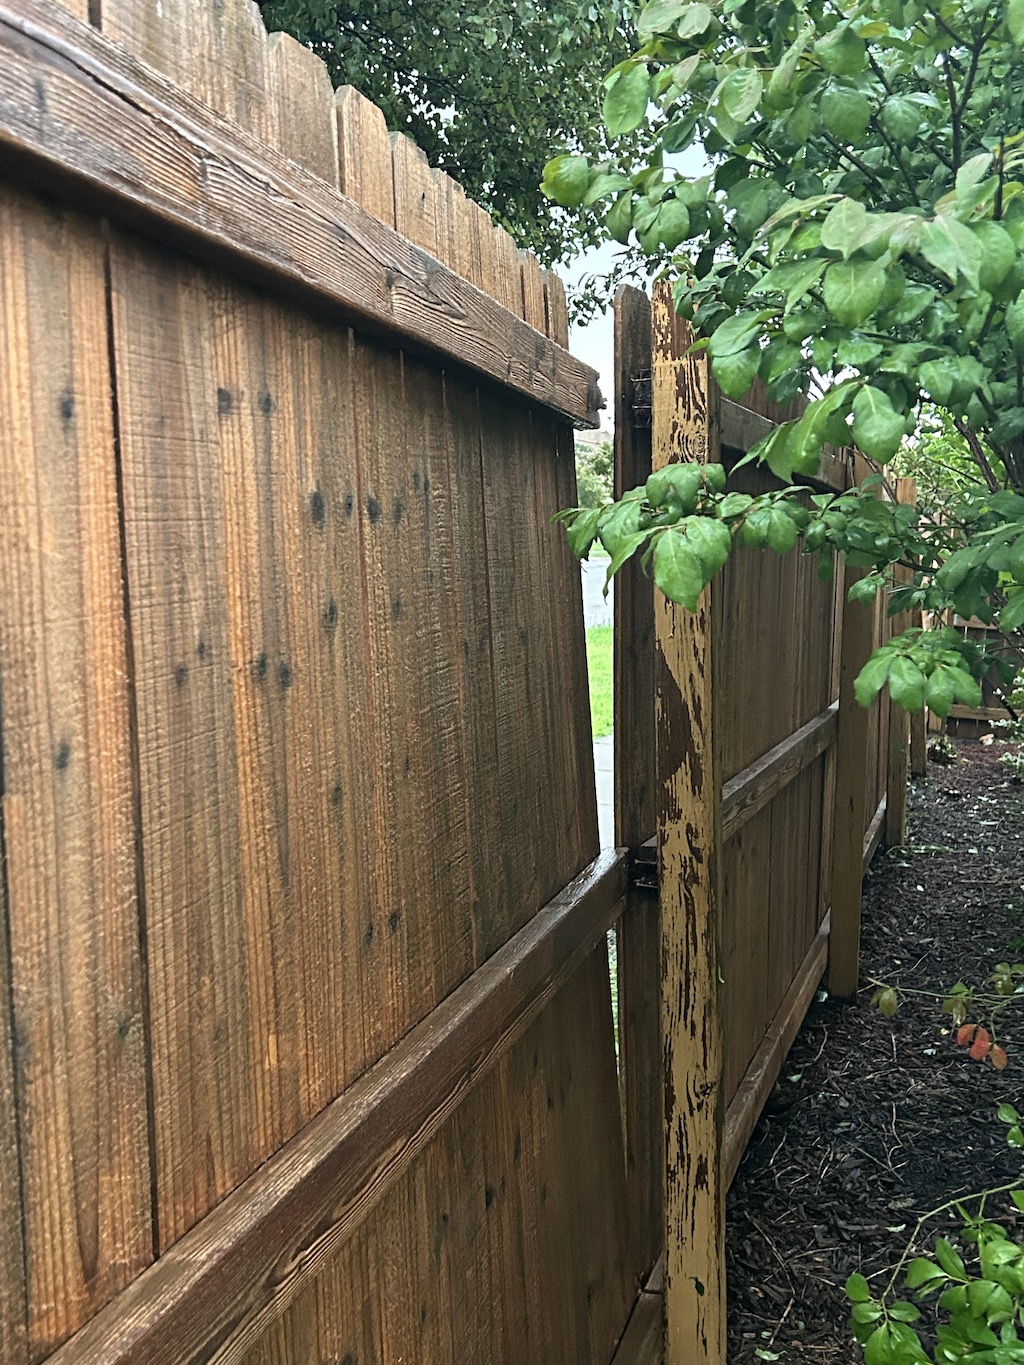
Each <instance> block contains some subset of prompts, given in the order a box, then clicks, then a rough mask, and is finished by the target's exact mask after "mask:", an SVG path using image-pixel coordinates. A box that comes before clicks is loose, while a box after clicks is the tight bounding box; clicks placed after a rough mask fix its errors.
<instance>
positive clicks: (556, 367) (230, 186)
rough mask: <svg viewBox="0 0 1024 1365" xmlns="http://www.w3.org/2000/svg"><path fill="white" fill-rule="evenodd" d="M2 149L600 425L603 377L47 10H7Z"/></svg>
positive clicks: (203, 247) (25, 166)
mask: <svg viewBox="0 0 1024 1365" xmlns="http://www.w3.org/2000/svg"><path fill="white" fill-rule="evenodd" d="M41 111H45V117H40V112H41ZM0 149H2V150H3V152H4V153H5V154H6V156H7V157H9V158H14V157H19V158H21V160H22V168H21V169H22V173H23V174H29V175H31V176H33V177H34V178H35V179H36V180H38V181H41V182H42V183H43V184H44V185H47V186H50V185H52V184H54V183H57V184H60V185H63V186H66V187H67V188H68V189H69V190H70V191H71V192H72V193H73V194H74V195H75V196H76V198H77V199H78V201H79V202H80V203H82V204H83V205H84V204H89V203H91V204H94V205H95V206H96V207H98V208H100V209H103V210H106V211H108V212H111V213H116V214H117V215H118V216H120V217H122V218H125V219H127V220H130V221H132V222H133V223H138V224H139V225H145V226H152V227H155V228H158V229H159V230H160V232H161V233H162V234H163V235H164V236H169V237H170V238H171V239H173V240H177V241H179V242H180V243H181V244H183V245H186V246H187V247H189V248H190V249H192V250H197V251H200V252H202V253H203V254H204V255H205V256H207V257H208V258H209V259H211V260H213V261H214V262H216V263H218V264H221V265H226V266H228V267H229V268H231V269H234V270H238V271H240V272H242V273H244V274H245V275H247V276H250V277H253V278H256V279H261V280H264V281H270V282H273V283H274V284H275V285H276V286H277V287H279V288H286V289H288V290H289V291H290V292H291V293H294V291H296V290H299V291H301V292H302V293H303V295H304V296H305V298H306V300H307V301H308V302H309V303H310V304H311V305H313V306H317V305H319V306H321V307H329V308H331V309H333V310H336V311H340V312H341V313H342V314H343V315H344V316H345V317H346V318H349V319H351V320H352V321H358V322H359V323H360V324H361V325H362V326H363V327H365V328H367V329H369V330H370V331H376V332H378V333H380V334H384V335H387V336H389V337H392V338H393V337H396V336H397V337H400V338H401V339H402V340H403V341H404V342H406V343H407V344H414V345H417V346H419V347H422V348H424V349H425V350H427V351H428V352H429V353H432V354H438V353H440V354H442V355H444V356H446V357H447V358H449V359H451V360H454V361H456V362H457V363H458V364H460V365H465V366H468V367H469V368H471V369H473V370H475V371H476V372H477V373H479V374H481V375H484V376H486V377H487V378H489V379H491V380H494V381H496V382H497V383H500V384H501V385H503V386H505V387H507V388H510V389H513V390H515V391H516V392H518V393H521V394H523V395H524V396H526V397H528V398H531V399H532V400H534V401H535V402H537V403H539V404H542V405H544V406H546V407H549V408H551V409H552V410H554V411H555V412H558V413H560V414H562V415H563V416H566V417H570V418H572V419H573V420H575V421H577V422H580V423H582V424H584V425H588V426H596V425H597V424H598V420H599V419H598V416H597V411H598V409H599V408H600V406H601V397H600V393H599V390H598V388H597V376H596V372H595V371H593V370H591V369H589V368H588V367H587V366H585V365H583V364H582V363H581V362H580V361H578V360H576V359H575V358H574V357H573V356H571V355H570V354H569V352H568V351H566V350H565V349H564V348H563V347H561V346H559V345H557V344H556V343H555V342H553V341H551V340H550V339H549V338H547V337H545V336H543V335H541V334H540V333H538V332H537V331H536V330H535V329H534V328H532V327H530V326H528V325H527V324H526V323H525V322H524V321H523V320H522V319H520V318H517V317H516V316H515V315H514V314H513V313H511V312H509V311H508V310H507V309H505V308H503V307H502V306H501V305H500V304H499V303H497V302H496V301H495V300H494V299H492V298H490V297H488V295H486V294H484V293H482V292H481V291H480V290H478V289H476V288H474V286H473V285H472V284H470V283H468V282H467V281H466V280H465V279H463V278H461V277H460V276H459V275H457V274H456V273H455V272H454V271H453V270H450V269H448V268H447V267H446V266H444V265H442V264H441V262H440V261H438V260H436V259H435V258H433V257H432V256H430V255H428V254H427V253H426V252H424V251H423V250H422V249H420V248H418V247H416V246H414V245H413V244H412V243H411V242H409V241H408V240H406V239H405V238H404V237H402V236H401V235H400V234H399V233H398V232H396V231H395V230H394V229H393V228H389V227H388V226H387V225H386V224H384V223H381V222H380V221H378V219H377V218H375V217H374V216H373V215H372V214H370V213H368V212H367V211H366V210H365V209H364V208H362V207H361V206H360V205H359V204H357V203H355V202H353V201H352V200H351V199H347V198H346V197H345V196H343V195H341V194H339V193H338V192H337V191H335V190H332V189H331V188H330V187H329V186H327V185H326V184H325V183H324V182H323V181H322V180H320V179H319V178H318V177H317V176H314V175H311V174H309V173H308V172H306V171H304V170H303V169H302V167H300V166H297V165H296V164H295V163H294V162H291V161H289V160H288V159H287V158H285V157H283V156H281V155H280V154H278V153H277V152H275V151H274V149H273V148H271V147H268V146H267V145H266V144H265V143H264V142H261V141H260V140H258V139H257V138H254V137H252V136H251V135H249V134H248V133H247V132H246V131H245V130H244V129H241V128H239V127H237V126H235V125H232V124H228V123H226V122H225V121H224V120H222V119H220V118H219V117H218V116H217V115H216V114H214V113H213V112H212V111H210V110H209V109H207V108H205V107H204V106H203V105H202V104H200V103H199V102H198V101H196V100H193V99H191V98H190V97H189V96H188V95H187V94H186V93H185V92H183V91H182V90H180V89H178V88H177V87H176V86H174V85H172V84H171V83H170V82H168V81H166V80H164V79H163V78H161V77H160V76H159V75H158V74H157V73H156V72H154V71H153V70H152V69H150V68H149V67H147V66H145V65H144V64H143V63H141V62H138V61H136V60H134V59H133V58H132V57H131V56H130V55H129V54H127V53H125V52H124V51H123V50H122V49H121V48H120V47H118V45H117V44H115V43H112V42H110V41H109V40H107V39H105V38H104V37H103V36H102V35H101V34H98V33H96V32H95V31H94V30H93V29H91V28H89V26H88V25H85V24H82V23H80V22H78V21H76V20H75V19H74V18H72V17H71V16H70V15H68V14H67V13H66V12H65V11H64V10H62V9H61V8H59V7H58V6H56V5H53V4H48V3H46V2H45V0H24V3H20V4H19V6H18V8H17V9H12V8H10V7H6V6H0ZM541 307H542V308H543V303H542V304H541ZM581 393H582V394H584V395H585V399H584V400H583V401H581Z"/></svg>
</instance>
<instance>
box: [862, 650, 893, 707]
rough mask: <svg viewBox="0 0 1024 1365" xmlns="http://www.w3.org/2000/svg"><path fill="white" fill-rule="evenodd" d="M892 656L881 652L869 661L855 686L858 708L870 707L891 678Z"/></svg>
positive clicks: (883, 651)
mask: <svg viewBox="0 0 1024 1365" xmlns="http://www.w3.org/2000/svg"><path fill="white" fill-rule="evenodd" d="M891 663H892V655H891V654H890V653H889V652H888V651H886V650H881V651H879V652H878V653H876V654H873V655H872V656H871V658H870V659H869V660H868V661H867V663H866V664H865V665H864V667H863V668H862V669H861V671H860V672H859V673H858V674H857V678H856V680H855V682H854V684H853V695H854V696H855V698H856V699H857V705H858V706H870V705H871V703H872V702H873V701H874V699H875V698H876V697H877V696H878V694H879V692H881V690H882V688H883V687H884V686H885V684H886V681H887V680H888V677H889V665H890V664H891Z"/></svg>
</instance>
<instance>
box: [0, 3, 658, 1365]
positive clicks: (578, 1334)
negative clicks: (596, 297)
mask: <svg viewBox="0 0 1024 1365" xmlns="http://www.w3.org/2000/svg"><path fill="white" fill-rule="evenodd" d="M90 15H91V17H92V18H93V19H94V20H95V21H96V23H95V25H90V24H89V23H88V22H87V19H88V17H89V16H90ZM0 49H2V52H0V146H2V149H3V170H2V175H3V180H2V184H0V308H2V317H3V319H4V323H3V357H2V361H0V410H2V412H3V414H4V418H3V426H2V432H0V504H2V509H3V524H4V534H3V539H2V545H0V583H2V587H3V605H2V608H0V668H2V681H3V694H2V720H0V726H2V752H3V807H2V817H3V831H2V832H3V845H4V855H5V862H4V869H5V875H4V880H3V896H4V907H3V911H4V913H3V916H2V917H0V923H2V925H3V929H4V934H5V941H4V942H3V944H2V945H0V963H2V965H3V970H2V971H0V994H2V1000H0V1031H2V1034H0V1358H2V1359H3V1361H4V1362H5V1365H23V1363H24V1362H35V1361H39V1360H42V1359H44V1358H48V1359H51V1360H52V1361H54V1362H59V1363H60V1365H72V1363H74V1365H84V1362H93V1363H94V1365H95V1363H96V1362H100V1361H103V1362H106V1363H107V1365H111V1363H112V1362H125V1363H127V1362H129V1361H132V1362H140V1365H141V1362H146V1365H157V1363H159V1362H168V1363H170V1362H174V1365H183V1363H184V1362H190V1361H200V1360H202V1361H207V1360H216V1361H245V1362H247V1365H257V1362H259V1365H269V1363H270V1362H281V1363H282V1365H283V1362H294V1365H308V1362H310V1361H338V1362H340V1361H345V1362H349V1363H350V1365H351V1363H352V1362H355V1361H358V1362H360V1365H364V1362H374V1361H381V1362H397V1361H405V1362H408V1363H409V1365H412V1363H413V1362H418V1363H419V1365H426V1363H427V1362H445V1361H453V1360H455V1359H469V1360H473V1361H479V1362H486V1361H496V1362H497V1361H500V1362H508V1363H509V1365H512V1363H513V1362H522V1363H523V1365H526V1362H534V1361H539V1360H548V1361H566V1362H568V1361H580V1362H582V1361H590V1360H605V1361H606V1360H608V1359H609V1358H610V1357H611V1354H612V1351H613V1349H614V1346H615V1342H616V1340H617V1338H618V1336H619V1335H620V1333H621V1330H622V1327H623V1324H624V1321H625V1318H626V1314H627V1311H628V1308H629V1304H630V1301H631V1298H632V1294H631V1287H630V1285H629V1283H628V1278H627V1272H626V1264H625V1259H624V1256H623V1250H622V1248H623V1243H624V1232H623V1225H624V1220H625V1189H624V1163H623V1157H622V1139H621V1126H620V1123H619V1116H618V1107H617V1099H616V1073H615V1051H614V1038H613V1031H612V1012H611V1007H610V996H609V979H608V968H607V957H606V949H605V944H604V935H605V931H606V930H607V927H608V925H609V924H610V923H611V922H612V920H613V919H614V918H615V916H616V913H617V906H618V904H619V902H620V901H621V899H622V896H623V894H624V891H625V870H624V864H623V861H622V860H621V859H618V858H616V857H615V856H614V855H608V856H606V857H605V858H603V859H597V857H596V855H597V852H598V847H597V821H596V807H595V797H594V781H593V768H592V752H591V741H590V724H589V714H588V708H587V699H586V664H585V652H584V640H583V625H582V616H581V604H580V586H579V570H578V566H577V565H576V563H575V561H574V560H573V558H572V556H571V555H570V553H569V551H568V549H567V547H566V545H565V541H564V536H563V535H562V533H561V531H560V530H559V529H558V528H557V527H554V526H552V524H551V521H550V519H551V516H552V515H553V513H555V512H556V511H557V510H558V509H559V508H561V507H563V506H565V505H566V504H571V503H572V502H573V501H574V496H575V480H574V469H573V441H572V423H573V421H574V420H575V421H581V420H586V419H587V417H588V415H589V414H590V413H591V412H592V410H593V409H594V408H595V406H596V402H597V394H596V389H595V385H594V375H593V373H592V372H590V371H588V370H587V369H586V368H585V367H584V366H582V365H580V364H579V363H578V362H576V361H575V360H574V359H573V358H572V357H571V356H570V355H569V354H568V352H567V351H566V350H565V343H566V337H567V330H566V328H567V324H566V313H565V301H564V295H563V292H562V288H561V285H560V283H559V281H558V280H557V279H556V278H555V277H554V276H552V275H548V274H547V273H545V272H544V271H542V270H541V268H540V267H539V265H538V264H537V262H536V261H535V260H534V259H533V258H532V257H530V256H525V255H520V253H519V252H518V251H517V250H516V248H515V246H514V245H513V243H512V242H511V240H510V238H509V237H508V235H507V234H506V233H504V232H503V231H500V230H498V229H495V228H494V227H492V225H491V222H490V220H489V219H488V218H487V216H486V214H484V213H483V212H482V211H481V210H480V209H478V208H477V207H476V206H475V205H473V204H472V203H470V202H469V201H467V199H466V197H465V195H464V194H463V193H462V192H461V190H460V189H459V187H458V186H457V185H456V184H454V183H453V182H452V181H450V180H448V179H447V178H446V177H443V176H437V175H433V174H432V173H431V172H430V170H429V168H428V167H427V164H426V162H425V160H424V159H423V158H422V156H421V155H420V154H419V153H418V152H417V151H416V150H415V148H414V147H413V146H412V145H411V144H410V143H409V142H407V141H406V140H405V139H403V138H397V139H395V140H391V139H390V138H389V136H388V134H387V131H386V129H385V125H384V121H383V118H382V116H381V115H380V113H379V112H378V111H377V110H376V109H374V108H373V107H372V106H371V105H369V104H368V103H367V102H366V101H365V100H363V99H362V98H361V97H360V96H358V95H357V94H356V93H355V92H354V91H352V90H345V91H342V92H340V94H339V95H338V97H337V100H336V99H335V96H334V93H333V91H332V90H331V88H330V83H329V81H328V79H327V76H326V72H325V70H324V68H323V67H322V65H321V64H320V63H319V62H318V61H317V60H316V59H315V58H314V57H313V55H312V54H311V53H310V52H308V51H306V50H305V49H303V48H302V47H300V46H299V45H298V44H296V43H294V42H292V41H291V40H290V39H287V38H282V37H276V38H273V39H269V40H268V39H267V37H266V35H265V33H264V31H263V29H262V25H261V24H260V22H259V20H258V17H257V16H256V12H255V9H254V8H253V7H250V6H248V5H246V4H244V3H242V0H232V2H231V3H225V4H223V5H222V4H205V3H199V0H195V2H194V3H185V2H184V0H163V3H162V4H161V3H157V0H152V2H151V3H141V2H140V0H103V3H102V4H100V5H96V4H90V5H89V6H88V12H87V7H86V6H85V4H84V3H83V4H82V5H81V6H80V7H79V13H78V14H77V16H76V15H73V14H70V13H68V12H67V11H66V10H65V9H63V8H61V7H59V6H57V5H54V4H48V3H45V0H26V2H25V3H20V2H19V3H18V4H16V5H5V4H0ZM595 859H596V861H595ZM8 1030H9V1031H8ZM570 1234H571V1235H570Z"/></svg>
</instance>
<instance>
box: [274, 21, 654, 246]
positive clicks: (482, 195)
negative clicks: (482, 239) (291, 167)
mask: <svg viewBox="0 0 1024 1365" xmlns="http://www.w3.org/2000/svg"><path fill="white" fill-rule="evenodd" d="M261 9H262V11H263V18H264V22H265V23H266V25H267V27H268V28H270V29H283V30H285V31H286V32H288V33H291V34H292V35H293V36H294V37H296V38H297V39H298V40H299V41H300V42H302V43H305V44H307V45H308V46H309V47H311V48H312V49H313V50H314V51H315V52H316V53H318V55H319V56H320V57H322V58H323V60H324V61H325V63H326V64H327V68H328V70H329V71H330V73H331V79H332V80H333V82H334V84H335V86H341V85H346V84H347V85H354V86H355V87H356V88H357V89H359V90H361V91H362V92H363V94H365V95H367V96H368V97H369V98H370V99H371V100H373V101H374V103H376V104H378V105H379V106H380V107H381V109H383V111H384V115H385V117H386V118H387V121H388V126H389V127H390V128H392V129H394V130H398V131H401V132H404V133H408V134H409V136H410V137H412V138H413V139H414V140H415V141H416V142H417V143H418V145H419V146H420V147H421V148H422V149H423V151H424V152H425V153H426V154H427V157H428V158H429V160H430V163H431V165H432V166H436V167H439V168H440V169H442V170H444V171H447V172H448V173H449V174H450V175H452V176H453V177H454V178H455V179H457V180H459V181H460V182H461V183H462V185H463V186H464V187H465V189H466V191H467V193H468V194H470V195H471V196H472V197H473V198H474V199H476V200H477V202H478V203H480V204H482V205H483V206H484V207H485V208H486V209H488V210H489V211H490V212H491V213H492V214H493V216H494V217H495V218H496V219H497V220H498V221H499V222H500V223H502V224H503V226H505V227H506V228H507V229H508V230H509V231H510V232H511V233H512V234H513V235H514V236H515V238H516V240H517V242H518V243H519V245H520V246H523V247H529V248H531V249H532V250H533V251H535V252H536V253H537V254H538V255H539V256H540V257H541V258H542V259H543V260H544V261H545V262H546V263H548V264H553V263H555V262H556V261H558V260H561V259H564V258H566V257H567V256H570V255H572V254H574V253H575V252H576V251H577V250H578V249H579V248H581V247H582V246H584V245H586V244H587V243H588V242H590V241H591V240H593V239H594V237H595V225H594V224H592V223H587V222H584V221H582V220H581V219H579V218H578V217H577V216H575V215H569V214H566V213H564V212H562V211H561V210H560V209H558V208H554V209H553V206H552V204H551V203H550V201H549V200H548V199H546V198H545V197H544V196H543V195H542V194H541V192H540V190H539V188H538V185H537V174H538V171H539V169H540V167H541V166H542V165H543V164H544V161H545V160H546V158H547V157H548V155H549V149H550V147H551V145H552V143H553V142H554V143H556V144H557V145H559V146H564V147H570V148H579V147H581V146H588V147H591V148H598V149H600V148H602V147H604V146H605V134H604V132H603V130H602V126H601V120H600V109H599V101H597V100H595V95H594V92H595V90H596V89H598V88H599V86H600V80H601V76H602V74H603V73H604V71H606V70H607V68H608V67H609V66H610V65H612V64H613V63H615V62H618V61H620V60H621V59H622V58H624V57H626V56H627V55H628V53H629V52H630V49H631V47H632V45H633V43H634V41H635V37H636V34H635V29H634V28H633V26H632V23H631V16H632V15H634V14H635V10H636V6H635V5H634V4H633V3H631V0H602V4H601V5H600V6H597V5H588V4H586V3H583V4H580V3H579V2H578V0H506V3H502V4H494V3H492V2H491V0H475V2H474V0H469V3H466V4H457V3H455V0H347V3H343V4H336V3H332V0H263V3H262V4H261Z"/></svg>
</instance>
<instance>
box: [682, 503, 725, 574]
mask: <svg viewBox="0 0 1024 1365" xmlns="http://www.w3.org/2000/svg"><path fill="white" fill-rule="evenodd" d="M680 525H681V526H682V527H683V529H684V530H685V532H686V539H687V541H688V542H689V545H690V548H691V549H692V550H693V552H694V553H695V554H696V556H697V558H698V559H699V560H700V562H701V564H702V565H703V566H704V576H705V578H707V579H710V578H711V577H712V575H713V574H715V573H717V572H718V570H719V569H720V568H721V567H722V565H723V564H724V563H725V562H726V560H727V559H728V558H729V555H730V554H731V553H732V535H731V533H730V531H729V528H728V526H726V524H725V522H723V521H717V520H712V519H711V518H710V517H687V519H686V520H685V521H684V522H681V523H680Z"/></svg>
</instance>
